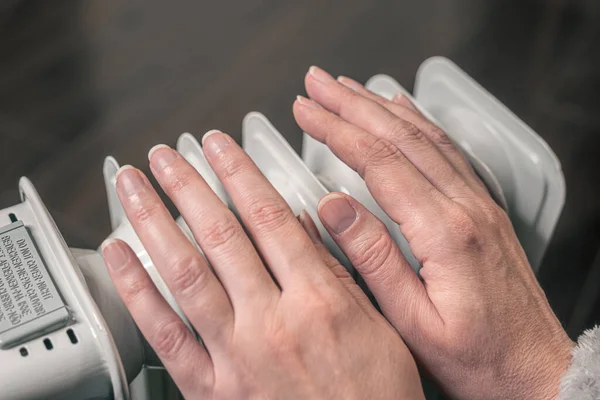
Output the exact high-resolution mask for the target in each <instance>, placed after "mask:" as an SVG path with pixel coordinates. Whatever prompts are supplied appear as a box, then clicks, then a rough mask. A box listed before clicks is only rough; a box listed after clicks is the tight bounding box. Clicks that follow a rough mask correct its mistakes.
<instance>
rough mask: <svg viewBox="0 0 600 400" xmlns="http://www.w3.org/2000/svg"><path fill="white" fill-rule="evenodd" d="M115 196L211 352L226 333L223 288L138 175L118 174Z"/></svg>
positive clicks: (228, 315) (228, 320) (229, 313)
mask: <svg viewBox="0 0 600 400" xmlns="http://www.w3.org/2000/svg"><path fill="white" fill-rule="evenodd" d="M117 193H118V195H119V198H120V200H121V203H122V204H123V208H124V209H125V213H126V215H127V218H128V219H129V221H130V222H131V225H132V226H133V228H134V229H135V232H136V234H137V236H138V237H139V238H140V241H141V242H142V244H143V245H144V248H145V249H146V250H147V251H148V254H149V255H150V258H151V259H152V262H153V263H154V265H155V266H156V268H157V270H158V272H159V273H160V275H161V276H162V278H163V279H164V281H165V283H166V284H167V286H168V288H169V290H170V291H171V293H172V294H173V296H174V297H175V300H176V301H177V303H178V304H179V306H180V307H181V309H182V310H183V312H184V313H185V315H186V316H187V317H188V319H189V320H190V322H191V323H192V325H194V327H196V330H197V331H198V333H199V334H200V336H202V339H203V340H204V343H205V344H206V345H207V346H208V348H209V350H211V351H212V349H211V346H212V345H213V344H215V343H218V342H221V341H222V340H223V339H224V338H225V337H227V336H228V335H229V334H230V333H231V330H232V323H233V310H232V308H231V303H230V302H229V298H228V297H227V294H226V293H225V290H224V289H223V286H221V283H220V282H219V281H218V280H217V278H216V276H215V275H214V274H213V272H212V271H211V270H210V268H209V266H208V265H207V264H206V261H205V260H204V258H203V257H202V255H201V254H200V253H199V252H198V250H197V249H196V248H195V247H194V245H193V244H192V243H191V242H190V241H189V240H188V238H187V237H186V236H185V234H184V233H183V231H182V230H181V229H180V228H179V226H177V224H176V223H175V221H174V220H173V217H171V214H170V213H169V211H168V210H167V208H166V207H165V205H164V204H163V202H162V201H161V199H160V198H159V197H158V194H157V193H156V191H154V189H153V188H152V186H151V185H150V182H148V180H147V179H146V177H145V176H144V175H143V174H142V173H141V172H140V171H139V170H137V169H135V168H133V167H131V166H125V167H122V168H121V169H120V170H119V171H118V173H117Z"/></svg>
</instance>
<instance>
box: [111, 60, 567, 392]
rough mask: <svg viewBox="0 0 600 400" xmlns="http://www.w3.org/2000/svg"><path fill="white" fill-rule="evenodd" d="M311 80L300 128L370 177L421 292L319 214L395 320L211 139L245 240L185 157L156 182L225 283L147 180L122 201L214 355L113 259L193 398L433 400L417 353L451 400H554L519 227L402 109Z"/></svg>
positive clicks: (357, 221) (343, 85) (361, 221)
mask: <svg viewBox="0 0 600 400" xmlns="http://www.w3.org/2000/svg"><path fill="white" fill-rule="evenodd" d="M305 84H306V90H307V93H308V96H309V97H310V99H308V98H305V97H299V98H298V100H297V101H296V102H295V103H294V106H293V111H294V115H295V117H296V121H297V122H298V124H299V125H300V127H301V128H302V129H303V130H304V131H306V132H307V133H308V134H310V135H311V136H312V137H313V138H315V139H317V140H319V141H321V142H323V143H325V144H326V145H327V146H329V148H330V149H331V150H332V151H333V152H334V153H335V154H336V155H337V156H338V157H339V158H340V159H341V160H342V161H344V162H345V163H346V164H348V165H349V166H350V167H351V168H353V169H355V170H356V171H357V172H358V173H359V174H360V175H361V176H362V177H363V178H364V179H365V181H366V183H367V185H368V187H369V190H370V192H371V194H372V195H373V196H374V198H375V199H376V200H377V202H378V203H379V205H380V206H381V207H382V209H383V210H384V211H385V212H386V213H387V214H388V215H389V216H390V217H391V218H392V219H393V220H394V221H396V222H397V223H398V224H399V226H400V228H401V230H402V232H403V234H404V235H405V237H406V238H407V240H408V241H409V243H410V246H411V249H412V250H413V252H414V254H415V255H416V257H417V258H418V260H419V261H420V262H421V264H422V266H423V269H422V270H421V278H419V277H418V276H417V275H416V274H415V273H414V272H413V271H412V269H411V268H410V266H409V265H408V263H407V262H406V260H405V259H404V257H403V256H402V254H401V252H400V250H399V248H398V247H397V246H396V244H395V243H394V242H393V240H392V239H391V237H390V236H389V234H388V232H387V230H386V229H385V227H384V225H383V224H382V223H381V222H380V221H379V220H377V219H376V218H375V217H374V216H373V215H372V214H370V213H369V212H368V211H367V210H366V209H365V208H364V207H363V206H361V205H360V204H359V203H358V202H357V201H356V200H354V199H352V198H351V197H349V196H347V195H345V194H342V193H332V194H330V195H328V196H326V197H325V198H323V199H322V200H321V203H320V204H319V216H320V218H321V220H322V222H323V224H324V225H325V226H326V228H327V229H328V231H329V232H330V234H331V235H332V236H333V238H334V239H335V240H336V241H337V243H338V244H339V245H340V247H341V248H342V249H343V250H344V252H345V253H346V255H347V256H348V258H349V259H350V260H351V262H352V263H353V264H354V266H355V267H356V269H357V271H358V272H359V273H360V274H361V275H362V277H363V278H364V280H365V281H366V283H367V284H368V286H369V289H370V290H371V291H372V292H373V294H374V296H375V298H376V300H377V302H378V303H379V305H380V307H381V311H382V312H383V315H384V316H385V318H384V317H383V316H382V315H381V314H379V313H378V312H377V311H376V310H375V309H374V308H373V306H372V305H371V304H370V303H369V301H368V299H367V297H366V296H365V295H364V294H363V293H362V292H361V291H360V289H359V288H358V286H357V285H356V284H355V283H354V281H353V280H352V278H351V277H350V276H349V275H348V274H347V273H346V272H345V270H344V269H343V267H341V266H340V264H339V263H338V262H337V261H335V259H333V257H332V256H331V255H330V254H329V253H328V252H327V250H326V249H325V248H324V246H323V244H322V243H321V241H320V237H319V235H318V232H317V231H316V228H315V227H314V223H313V222H312V221H311V220H310V217H308V216H307V214H304V213H303V214H302V215H300V216H299V218H294V215H293V214H292V212H291V210H290V209H289V207H287V205H286V204H285V202H284V201H283V199H282V198H281V197H280V196H279V195H278V194H277V192H276V191H275V190H274V189H273V187H272V186H271V185H270V184H269V183H268V182H267V180H266V179H265V178H264V176H262V174H260V172H259V171H258V169H257V168H256V166H255V165H254V164H253V163H252V161H251V160H250V159H249V158H248V157H247V156H246V155H245V153H244V152H243V151H242V150H241V149H240V148H239V146H237V145H236V144H235V142H234V141H233V140H232V139H231V138H230V137H229V136H227V135H225V134H223V133H221V132H210V133H209V134H207V135H206V136H205V138H204V140H203V146H204V150H205V153H206V155H207V159H208V161H209V163H210V164H211V166H212V168H213V170H214V171H215V173H216V175H217V176H218V177H219V179H220V180H221V181H222V182H223V184H224V185H225V187H226V189H227V190H228V192H229V194H230V196H231V198H232V200H233V202H234V203H235V205H236V208H237V210H238V212H239V215H240V219H241V221H242V223H243V224H244V226H245V228H246V231H244V230H243V228H242V225H240V224H239V223H238V221H237V220H236V219H235V217H234V215H233V214H232V213H231V212H230V211H229V210H228V209H227V208H226V207H225V206H224V205H223V204H222V203H221V202H220V200H219V199H218V198H217V197H216V195H214V193H213V192H212V191H211V190H210V189H209V187H208V185H207V184H206V183H205V182H204V180H202V178H201V177H200V176H199V175H198V174H197V173H196V172H195V170H193V168H192V167H191V166H190V165H189V164H187V163H186V162H185V160H184V159H183V158H182V157H181V156H180V155H179V154H178V153H176V152H175V151H174V150H172V149H170V148H168V147H166V146H160V147H158V148H155V149H153V151H151V153H150V155H149V159H150V165H151V169H152V172H153V174H154V176H155V177H156V179H157V181H158V182H159V184H160V185H161V187H162V188H163V190H164V191H165V192H166V194H167V195H168V196H169V197H170V199H171V200H172V201H173V202H174V203H175V205H176V206H177V208H178V209H179V211H180V212H181V214H182V215H183V217H184V218H185V220H186V222H187V223H188V225H189V226H190V228H191V230H192V232H193V234H194V237H195V239H196V241H197V242H198V244H199V245H200V247H201V248H202V249H203V251H204V253H205V254H206V256H207V258H208V260H209V261H210V264H211V265H212V267H213V270H214V272H213V271H211V269H210V267H209V266H208V264H207V263H206V262H205V261H204V259H203V258H202V256H201V255H200V253H199V252H198V251H197V250H196V249H195V247H194V246H193V245H192V244H191V243H190V242H189V241H188V240H187V239H186V238H185V236H184V235H183V233H182V232H181V231H180V229H179V228H178V227H177V226H176V225H175V223H174V221H173V219H172V218H171V216H170V214H169V213H168V212H167V210H166V208H165V206H164V205H163V203H162V202H161V201H160V199H159V198H158V195H157V194H156V192H155V191H154V190H153V189H152V187H151V186H150V184H149V183H148V180H147V179H146V177H144V176H143V174H142V173H141V172H140V171H139V170H136V169H134V168H131V167H124V168H123V169H122V170H121V171H120V172H119V174H118V177H117V190H118V193H119V196H120V198H121V201H122V203H123V206H124V208H125V211H126V213H127V216H128V218H129V220H130V221H131V223H132V225H133V227H134V229H135V230H136V232H137V234H138V236H139V238H140V240H141V241H142V242H143V244H144V246H145V247H146V249H148V252H149V254H150V256H151V258H152V260H153V262H154V264H155V265H156V267H157V269H158V270H159V272H160V273H161V275H162V277H163V279H164V280H165V281H166V283H167V285H168V286H169V288H170V290H171V292H172V293H173V294H174V296H175V298H176V299H177V301H178V303H179V304H180V306H181V308H182V309H183V311H184V312H185V314H186V316H187V317H188V318H189V320H190V322H191V323H192V324H193V325H194V327H195V328H196V330H197V331H198V333H199V334H200V335H201V336H202V338H203V340H204V344H205V347H202V346H201V345H200V344H199V343H198V342H197V341H196V340H195V339H194V337H193V336H192V335H191V333H190V332H189V331H187V329H186V328H185V325H183V323H182V322H181V321H180V320H179V318H178V317H177V315H176V314H175V313H174V312H173V311H172V310H171V309H170V307H169V306H168V305H167V303H166V302H165V301H164V300H163V299H162V297H161V296H160V294H159V293H158V292H157V290H156V289H155V288H154V286H153V285H152V282H151V281H150V279H149V277H148V275H147V274H146V273H145V271H144V269H143V267H142V266H141V264H140V263H139V260H138V259H137V258H136V256H135V254H133V252H132V251H131V249H129V247H128V246H127V245H126V244H125V243H123V242H120V241H110V242H107V243H105V245H104V246H103V253H104V256H105V259H106V262H107V265H108V269H109V272H110V274H111V276H112V278H113V281H114V282H115V286H116V287H117V290H118V291H119V294H120V295H121V297H122V299H123V301H124V302H125V304H126V305H127V307H128V309H129V310H130V312H131V314H132V316H133V318H134V319H135V320H136V322H137V324H138V326H139V327H140V330H141V331H142V333H143V334H144V336H145V337H146V338H147V340H148V342H149V343H150V344H151V345H152V346H153V348H154V349H155V350H156V352H157V354H158V355H159V357H161V359H162V360H163V362H164V364H165V366H166V367H167V369H168V370H169V372H170V374H171V375H172V376H173V378H174V379H175V381H176V383H177V384H178V386H179V387H180V389H181V391H182V392H183V394H184V395H185V396H186V398H201V399H232V398H260V399H275V398H286V399H289V398H310V399H313V398H322V399H334V398H344V399H364V398H374V399H388V398H389V399H422V398H423V393H422V390H421V388H420V382H419V377H418V373H417V370H416V367H415V362H414V360H413V358H412V356H415V357H416V358H417V359H418V360H419V362H420V363H421V364H422V365H423V367H424V369H425V370H426V371H427V372H428V373H430V374H431V375H432V376H433V377H434V378H435V379H436V381H437V382H438V383H439V384H440V386H441V388H442V389H443V390H444V391H445V392H446V393H447V394H448V395H450V396H451V397H453V398H464V399H507V398H511V399H512V398H514V399H517V398H519V399H520V398H523V399H552V398H554V397H556V395H557V393H558V381H559V378H560V376H561V374H562V373H563V372H564V370H565V369H566V368H567V366H568V364H569V357H570V356H569V352H570V350H571V347H572V343H571V342H570V340H569V339H568V337H567V335H566V334H565V332H564V330H563V329H562V327H561V325H560V323H559V322H558V320H557V319H556V317H555V316H554V314H553V313H552V311H551V309H550V307H549V305H548V303H547V301H546V298H545V296H544V293H543V291H542V290H541V288H540V287H539V285H538V283H537V281H536V279H535V276H534V275H533V273H532V271H531V268H530V266H529V264H528V262H527V259H526V257H525V255H524V253H523V250H522V248H521V247H520V245H519V243H518V240H517V239H516V236H515V234H514V231H513V229H512V226H511V224H510V221H509V220H508V217H507V216H506V214H505V213H504V212H503V211H502V210H501V209H500V208H499V207H498V206H497V205H496V204H495V203H494V201H493V200H492V199H491V198H490V196H489V194H488V192H487V190H486V188H485V187H484V185H483V184H482V183H481V181H480V180H479V179H478V178H477V176H476V175H475V174H474V172H473V171H472V169H471V167H470V166H469V164H468V162H467V161H466V160H465V159H464V158H463V156H462V154H461V153H460V152H459V151H458V150H457V149H456V148H455V147H454V145H453V144H452V143H451V141H450V140H449V139H448V138H447V136H446V135H445V133H444V132H443V131H441V130H440V129H439V128H437V127H436V126H435V125H433V124H432V123H431V122H429V121H428V120H427V119H426V118H425V117H424V116H423V115H422V114H420V113H419V112H418V111H417V110H416V108H415V107H414V106H413V105H412V104H411V103H410V102H409V101H408V100H407V99H406V98H404V97H399V98H395V99H394V101H387V100H385V99H383V98H381V97H379V96H376V95H374V94H373V93H371V92H369V91H367V90H366V89H365V88H364V87H363V86H362V85H360V84H359V83H358V82H356V81H353V80H351V79H348V78H339V79H338V80H335V79H334V78H332V77H331V76H330V75H329V74H328V73H326V72H325V71H323V70H321V69H319V68H316V67H313V68H311V69H310V71H309V73H307V75H306V78H305ZM246 232H247V233H248V235H249V236H247V235H246ZM386 318H387V320H386ZM388 321H389V322H388ZM390 324H391V325H390ZM398 332H399V334H400V335H398ZM401 338H402V339H403V340H404V341H403V340H402V339H401ZM404 343H406V344H407V345H408V348H410V351H409V350H408V348H407V347H406V346H405V344H404ZM411 352H412V355H411Z"/></svg>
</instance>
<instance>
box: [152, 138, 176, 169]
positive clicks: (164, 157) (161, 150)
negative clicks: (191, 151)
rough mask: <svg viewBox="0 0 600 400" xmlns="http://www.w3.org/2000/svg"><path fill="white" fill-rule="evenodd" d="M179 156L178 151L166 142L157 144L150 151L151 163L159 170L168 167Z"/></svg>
mask: <svg viewBox="0 0 600 400" xmlns="http://www.w3.org/2000/svg"><path fill="white" fill-rule="evenodd" d="M177 157H178V156H177V152H175V150H173V149H172V148H170V147H169V146H167V145H164V144H157V145H156V146H154V147H153V148H151V149H150V151H149V152H148V160H150V165H151V166H152V168H153V169H155V170H157V171H160V170H163V169H165V168H167V167H168V166H169V165H171V163H172V162H173V161H175V160H177Z"/></svg>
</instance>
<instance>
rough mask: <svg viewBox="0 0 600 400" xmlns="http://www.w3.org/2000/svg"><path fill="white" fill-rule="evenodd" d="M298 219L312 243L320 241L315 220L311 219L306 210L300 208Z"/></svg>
mask: <svg viewBox="0 0 600 400" xmlns="http://www.w3.org/2000/svg"><path fill="white" fill-rule="evenodd" d="M298 220H299V221H300V224H301V225H302V227H303V228H304V230H305V231H306V233H308V237H310V240H312V241H313V242H314V243H318V242H321V241H322V239H321V234H320V233H319V229H318V228H317V225H315V221H313V219H312V218H311V216H310V215H309V214H308V213H307V212H306V210H302V211H301V212H300V215H299V216H298Z"/></svg>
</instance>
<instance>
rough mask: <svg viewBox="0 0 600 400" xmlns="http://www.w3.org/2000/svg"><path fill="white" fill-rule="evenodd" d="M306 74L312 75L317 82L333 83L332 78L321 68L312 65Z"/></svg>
mask: <svg viewBox="0 0 600 400" xmlns="http://www.w3.org/2000/svg"><path fill="white" fill-rule="evenodd" d="M308 73H309V74H311V75H312V77H313V78H315V79H316V80H318V81H319V82H323V83H327V82H335V79H333V76H331V75H329V74H328V73H327V72H325V71H324V70H322V69H321V68H319V67H317V66H315V65H313V66H312V67H310V68H309V69H308Z"/></svg>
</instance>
